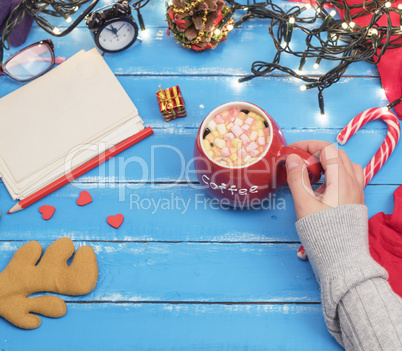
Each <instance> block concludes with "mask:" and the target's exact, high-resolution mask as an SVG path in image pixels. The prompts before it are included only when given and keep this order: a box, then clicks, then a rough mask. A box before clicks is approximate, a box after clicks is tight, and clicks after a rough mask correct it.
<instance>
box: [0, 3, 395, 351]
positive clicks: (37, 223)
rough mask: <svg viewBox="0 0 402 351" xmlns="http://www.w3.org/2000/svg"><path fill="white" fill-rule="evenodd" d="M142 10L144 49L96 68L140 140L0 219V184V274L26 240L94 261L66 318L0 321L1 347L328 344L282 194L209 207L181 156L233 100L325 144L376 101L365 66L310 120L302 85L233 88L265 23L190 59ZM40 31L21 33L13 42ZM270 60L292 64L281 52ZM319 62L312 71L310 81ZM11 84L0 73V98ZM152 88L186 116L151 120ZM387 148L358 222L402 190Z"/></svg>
mask: <svg viewBox="0 0 402 351" xmlns="http://www.w3.org/2000/svg"><path fill="white" fill-rule="evenodd" d="M278 4H279V5H281V6H283V7H285V8H286V7H287V8H289V7H290V6H292V5H293V4H289V3H287V2H285V1H278ZM102 5H103V4H102V3H99V5H98V7H100V6H102ZM143 16H144V20H145V24H146V26H147V33H146V34H147V35H144V40H143V42H136V43H135V44H134V46H133V47H131V48H130V49H128V50H126V51H124V52H121V53H118V54H105V55H104V59H105V60H106V62H107V63H108V65H109V66H110V68H111V69H112V70H113V72H114V73H115V75H116V76H117V78H118V80H119V82H120V83H121V84H122V86H123V88H124V89H125V90H126V92H127V93H128V95H129V96H130V98H131V99H132V101H133V102H134V104H135V105H136V106H137V108H138V110H139V113H140V115H141V117H142V118H143V120H144V121H145V124H146V125H149V126H151V127H152V128H153V130H154V132H155V133H154V135H152V136H151V137H149V138H147V139H145V140H143V141H142V142H140V143H139V144H137V145H135V146H134V147H132V148H130V149H128V150H126V151H125V152H123V153H122V154H120V155H119V156H118V157H115V158H113V159H111V160H110V161H108V162H107V163H105V164H103V165H101V166H100V167H98V168H96V169H94V170H92V171H91V172H89V173H87V174H85V175H84V176H82V177H81V178H79V179H77V180H76V181H74V182H73V183H71V184H69V185H68V186H65V187H63V188H61V189H60V190H58V191H56V192H55V193H53V194H51V195H50V196H48V197H46V198H44V199H42V200H41V201H40V202H38V203H36V204H35V205H32V206H31V207H29V208H28V209H26V210H24V211H21V212H19V213H16V214H13V215H6V214H5V213H6V212H7V210H8V209H10V208H11V207H12V205H13V201H12V200H11V198H10V196H9V195H8V193H7V191H6V189H5V187H4V185H3V183H1V184H0V210H1V212H2V213H3V216H2V218H1V220H0V251H1V255H0V270H2V269H4V268H5V267H6V265H7V263H8V262H9V260H10V259H11V257H12V256H13V254H14V252H15V251H16V250H17V249H18V248H19V247H20V246H21V245H23V244H24V243H25V242H27V241H29V240H37V241H39V242H40V243H41V244H42V245H43V247H44V248H46V247H47V246H48V245H49V244H50V243H51V242H53V241H54V240H56V239H58V238H60V237H63V236H67V237H69V238H71V239H72V240H73V241H74V244H75V246H76V248H78V247H80V246H82V245H84V244H86V245H91V246H92V247H93V248H94V249H95V252H96V255H97V259H98V264H99V278H98V283H97V285H96V287H95V289H94V290H93V291H92V292H91V293H90V294H88V295H85V296H81V297H68V296H64V297H63V298H64V300H65V301H66V302H67V308H68V312H67V314H66V316H64V317H62V318H59V319H51V318H46V317H43V318H42V325H41V326H40V327H39V328H38V329H36V330H31V331H26V330H21V329H17V328H15V327H13V326H12V325H11V324H9V323H8V322H6V321H5V320H3V319H0V349H1V350H7V351H8V350H12V351H15V350H32V351H33V350H219V351H221V350H320V351H324V350H340V349H341V347H340V346H339V345H338V344H337V343H336V342H335V340H334V339H333V338H332V337H331V336H330V334H329V333H328V332H327V330H326V326H325V324H324V320H323V317H322V308H321V302H320V301H321V299H320V290H319V287H318V284H317V282H316V280H315V278H314V275H313V272H312V270H311V268H310V265H309V263H308V262H306V261H301V260H299V259H298V258H297V256H296V252H297V250H298V248H299V246H300V242H299V239H298V236H297V233H296V231H295V228H294V222H295V220H296V218H295V213H294V208H293V202H292V197H291V195H290V191H289V188H288V187H286V186H284V187H283V188H281V190H280V191H279V192H278V193H277V194H276V195H275V197H274V198H273V199H272V201H271V203H269V204H267V206H266V208H265V209H260V210H227V209H219V208H217V206H214V205H213V204H211V202H210V200H211V199H210V198H209V197H208V196H207V195H206V194H205V193H204V192H203V190H201V189H199V183H198V182H197V179H196V177H195V175H194V172H193V167H192V163H191V158H192V152H193V151H192V150H193V144H194V139H195V136H196V132H197V128H198V126H199V125H200V123H201V121H202V120H203V118H204V117H205V116H206V114H207V113H208V112H209V111H210V110H212V109H213V108H215V107H216V106H218V105H220V104H221V103H224V102H228V101H234V100H244V101H249V102H252V103H255V104H257V105H259V106H260V107H262V108H263V109H265V110H266V111H267V112H268V113H270V114H271V115H272V116H273V118H275V119H276V121H277V122H278V123H279V125H280V126H281V127H282V128H283V131H284V134H285V136H286V138H287V141H288V142H289V143H290V142H294V141H298V140H305V139H320V140H326V141H330V142H335V138H336V135H337V134H338V133H339V131H340V130H341V129H342V128H343V127H344V126H345V125H346V124H347V123H348V122H349V120H350V119H351V118H353V117H354V116H355V115H357V114H358V113H360V112H362V111H363V110H365V109H367V108H370V107H376V106H385V105H386V104H387V100H386V98H385V95H384V92H383V90H382V89H381V86H380V80H379V77H378V72H377V69H376V67H375V66H372V65H369V64H367V63H361V64H354V65H352V66H351V67H350V68H349V69H348V71H347V72H346V74H345V76H344V77H343V78H342V79H341V80H340V82H339V83H337V84H335V85H333V86H332V87H330V88H329V89H327V90H326V91H325V102H326V105H325V107H326V115H325V116H321V115H320V114H319V110H318V104H317V92H316V91H311V90H309V91H305V92H301V91H300V89H299V87H300V85H301V84H302V83H301V82H300V81H297V80H295V79H294V78H292V77H289V76H286V75H283V74H280V73H276V74H272V75H270V76H267V77H264V78H257V79H254V80H252V81H249V82H246V83H243V84H238V83H237V79H238V78H239V77H241V76H244V75H247V74H249V72H250V67H251V64H252V62H253V61H255V60H264V61H270V60H272V59H273V56H274V53H275V51H274V47H273V44H272V41H271V39H270V37H269V35H268V31H267V26H268V24H269V21H268V20H252V21H249V22H246V23H245V24H244V25H242V26H241V27H240V28H238V29H236V30H233V31H232V32H231V33H230V34H229V36H228V40H227V41H226V42H224V43H222V44H220V45H219V46H218V47H217V48H216V49H215V50H213V51H212V50H209V51H207V52H204V53H201V54H196V53H194V52H192V51H189V50H187V49H184V48H183V47H181V45H179V44H176V43H175V39H174V38H173V37H169V36H167V34H166V31H167V23H166V21H165V5H164V1H163V0H152V1H151V3H150V4H149V5H148V6H147V7H146V8H144V11H143ZM236 16H239V14H236ZM60 23H61V22H60ZM48 37H49V36H48V35H47V34H46V33H45V32H44V31H43V30H42V29H40V28H39V27H38V26H37V25H34V27H33V29H32V31H31V33H30V34H29V36H28V39H27V42H26V43H25V44H24V46H25V45H28V44H31V43H34V42H36V41H39V40H42V39H45V38H48ZM298 39H299V41H298ZM52 40H53V41H54V44H55V52H56V55H57V56H66V57H67V58H68V57H70V56H71V55H73V54H74V53H76V52H77V51H79V50H80V49H85V50H89V49H91V48H93V47H94V41H93V39H92V37H91V34H90V32H89V31H88V29H87V28H86V27H85V25H84V24H83V23H82V24H81V25H80V26H79V27H78V28H76V29H75V30H74V31H73V32H72V33H71V34H69V35H68V36H66V37H62V38H52ZM300 40H301V37H300V36H299V35H298V34H297V33H296V32H295V33H294V36H293V39H292V42H294V45H295V46H296V45H297V46H300V48H302V45H303V43H302V42H300ZM18 49H19V48H12V50H11V51H10V52H6V57H8V56H9V54H10V53H14V52H16V51H17V50H18ZM285 63H286V64H287V65H289V66H291V67H293V68H295V69H296V68H297V67H298V60H295V59H294V58H286V59H285ZM313 63H314V62H307V64H306V65H305V69H306V72H307V73H308V74H317V71H316V70H314V69H313ZM329 67H330V66H329V65H327V64H325V63H323V62H322V64H321V68H320V69H319V72H321V73H323V72H324V71H325V70H327V69H328V68H329ZM21 85H22V84H21V83H18V82H15V81H13V80H11V79H10V78H8V77H6V76H1V77H0V97H2V96H5V95H6V94H8V93H10V92H12V91H14V90H15V89H18V88H19V87H21ZM159 85H161V86H162V88H168V87H171V86H174V85H179V86H180V88H181V90H182V94H183V96H184V99H185V102H186V108H187V112H188V115H187V117H186V118H179V119H176V120H173V121H171V122H165V121H164V119H163V118H162V116H161V114H160V112H159V109H158V104H157V101H156V96H155V92H156V91H157V90H158V89H159V87H158V86H159ZM43 98H44V99H46V92H45V91H44V92H43ZM71 103H73V102H71ZM3 118H7V116H4V115H3V114H2V113H1V111H0V119H3ZM386 131H387V129H386V126H385V124H383V123H381V122H373V123H370V124H369V125H367V126H366V127H365V128H363V129H362V130H361V131H360V132H358V133H357V135H356V136H355V137H353V138H352V139H351V140H350V141H349V142H348V143H347V145H346V146H345V148H344V149H345V150H346V151H347V153H348V155H349V156H350V158H351V159H352V161H353V162H356V163H359V164H361V165H362V166H365V164H366V163H367V162H368V161H369V160H370V158H371V157H372V155H374V153H375V151H376V150H377V148H378V147H379V146H380V145H381V143H382V141H383V139H384V137H385V135H386ZM17 141H18V137H17V136H16V142H17ZM401 153H402V150H401V147H400V146H397V148H396V150H395V153H394V155H392V156H391V159H390V160H389V162H388V163H387V164H386V165H385V166H384V167H383V169H382V170H381V171H380V172H379V174H378V175H377V176H375V178H374V179H373V180H372V182H371V183H370V185H369V186H367V187H366V189H365V195H366V203H367V205H368V208H369V215H370V216H372V215H374V214H375V213H377V212H379V211H384V212H386V213H390V212H391V211H392V209H393V197H392V193H393V191H394V190H395V189H396V188H397V187H398V186H399V185H400V184H401V183H402V164H401V163H400V162H397V160H398V159H401V156H402V155H401ZM83 189H85V190H88V191H89V192H90V194H91V195H92V198H93V203H91V204H89V205H87V206H85V207H82V208H81V207H79V206H77V205H76V199H77V198H78V196H79V193H80V191H81V190H83ZM275 201H276V202H275ZM279 203H280V204H281V205H279ZM44 204H48V205H53V206H55V207H56V212H55V215H54V216H53V218H51V219H50V220H49V221H44V220H43V219H42V218H41V215H40V213H39V211H38V208H39V207H40V206H41V205H44ZM117 213H122V214H123V215H124V216H125V220H124V222H123V224H122V226H121V227H120V228H119V229H117V230H116V229H114V228H112V227H110V226H109V225H108V224H107V223H106V218H107V216H109V215H111V214H117Z"/></svg>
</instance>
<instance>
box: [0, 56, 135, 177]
mask: <svg viewBox="0 0 402 351" xmlns="http://www.w3.org/2000/svg"><path fill="white" fill-rule="evenodd" d="M137 114H138V112H137V109H136V107H135V106H134V104H133V103H132V101H131V100H130V98H129V97H128V95H127V94H126V92H125V91H124V89H123V88H122V86H121V85H120V83H119V82H118V80H117V79H116V77H115V76H114V74H113V72H112V71H111V70H110V68H109V67H108V66H107V64H106V62H105V61H104V60H103V58H102V56H101V55H100V54H99V53H98V51H97V50H96V49H93V50H90V51H88V52H85V51H80V52H79V53H77V54H76V55H74V56H73V57H71V58H70V59H69V60H67V61H66V62H64V63H62V64H61V65H60V66H58V67H56V68H54V69H52V70H51V71H50V72H48V73H46V74H45V75H44V76H42V77H40V78H38V79H36V80H34V81H33V82H31V83H29V84H27V85H25V86H23V87H21V88H20V89H18V90H16V91H14V92H12V93H11V94H9V95H7V96H5V97H4V98H2V99H0V116H1V123H2V125H1V128H0V173H2V174H3V175H4V173H6V174H11V175H12V177H13V178H14V181H16V182H19V181H21V180H23V179H25V178H27V177H29V176H31V175H33V174H35V172H38V171H40V170H41V169H42V168H43V167H46V166H48V165H50V164H52V163H53V162H55V161H57V160H60V158H63V157H65V156H66V155H67V154H68V153H69V152H70V151H71V150H73V149H74V148H76V147H77V146H80V145H83V144H86V143H90V142H91V141H92V142H93V141H95V140H96V139H97V138H99V137H100V136H101V135H103V134H105V133H106V132H107V131H109V130H111V129H114V128H116V127H117V126H119V125H121V124H122V123H124V122H126V121H128V120H129V119H130V118H132V117H133V116H136V115H137ZM2 170H6V171H5V172H2ZM11 182H13V180H11Z"/></svg>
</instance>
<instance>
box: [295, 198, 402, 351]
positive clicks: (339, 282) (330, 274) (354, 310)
mask: <svg viewBox="0 0 402 351" xmlns="http://www.w3.org/2000/svg"><path fill="white" fill-rule="evenodd" d="M296 229H297V232H298V233H299V236H300V240H301V242H302V244H303V246H304V248H305V250H306V253H307V255H308V257H309V260H310V263H311V266H312V268H313V271H314V274H315V276H316V278H317V281H318V283H319V284H320V287H321V299H322V307H323V313H324V319H325V322H326V324H327V327H328V330H329V331H330V333H331V334H332V335H333V336H334V337H335V338H336V340H337V341H338V342H339V343H340V344H341V345H342V346H343V347H345V349H346V350H364V351H366V350H367V351H376V350H382V351H388V350H392V351H396V350H402V299H401V298H400V297H399V296H398V295H397V294H395V293H394V292H393V291H392V289H391V287H390V285H389V284H388V282H387V279H388V274H387V272H386V271H385V269H384V268H382V267H381V266H380V265H379V264H377V263H376V262H375V261H374V259H373V258H372V257H371V255H370V252H369V245H368V218H367V207H366V206H364V205H343V206H339V207H335V208H329V209H327V210H324V211H321V212H317V213H314V214H312V215H310V216H308V217H305V218H302V219H300V220H299V221H297V222H296Z"/></svg>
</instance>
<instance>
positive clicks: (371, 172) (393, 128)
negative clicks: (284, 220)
mask: <svg viewBox="0 0 402 351" xmlns="http://www.w3.org/2000/svg"><path fill="white" fill-rule="evenodd" d="M376 119H382V120H383V121H384V122H385V123H387V125H388V133H387V136H386V137H385V140H384V142H383V143H382V145H381V147H380V148H379V149H378V151H377V152H376V154H375V155H374V156H373V158H372V159H371V161H370V162H369V163H368V165H367V166H366V167H365V168H364V181H365V183H364V186H366V185H367V184H368V183H369V182H370V180H371V179H372V178H373V177H374V176H375V175H376V173H377V172H378V171H379V170H380V168H381V167H382V166H383V165H384V163H385V162H386V161H387V160H388V158H389V156H390V155H391V154H392V152H393V151H394V149H395V146H396V144H397V143H398V141H399V136H400V134H401V127H400V125H399V120H398V117H396V116H395V115H394V114H393V113H392V112H391V111H389V110H388V109H387V108H386V107H375V108H370V109H368V110H366V111H364V112H362V113H360V114H358V115H357V116H356V117H355V118H353V119H352V120H351V121H350V122H349V123H348V124H347V125H346V127H345V128H343V129H342V131H341V132H340V133H339V134H338V136H337V138H336V140H337V141H338V143H339V144H341V145H344V144H345V143H346V142H347V141H348V140H349V139H350V138H351V137H352V136H353V135H354V134H355V133H356V132H357V131H358V130H359V129H360V128H361V127H363V126H364V125H365V124H366V123H368V122H370V121H374V120H376ZM297 256H298V257H299V258H300V259H302V260H305V259H307V255H306V252H305V251H304V247H303V246H300V249H299V251H298V253H297Z"/></svg>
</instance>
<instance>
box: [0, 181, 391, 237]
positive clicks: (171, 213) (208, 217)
mask: <svg viewBox="0 0 402 351" xmlns="http://www.w3.org/2000/svg"><path fill="white" fill-rule="evenodd" d="M84 188H85V189H87V190H88V191H89V192H90V194H91V195H92V198H93V203H91V204H89V205H87V206H85V207H79V206H77V205H76V203H75V201H76V199H77V198H78V196H79V193H80V191H81V190H82V189H84ZM396 188H397V186H396V185H393V186H368V187H367V188H366V190H365V195H366V204H367V205H368V208H369V216H370V217H371V216H373V215H374V214H375V213H377V212H380V211H384V212H385V213H391V212H392V210H393V196H392V194H393V192H394V191H395V189H396ZM119 195H120V196H121V197H120V200H119ZM124 195H125V197H124ZM0 199H1V201H0V209H1V211H2V212H3V216H2V218H1V219H0V232H1V239H2V240H30V239H36V240H40V241H41V240H50V239H52V240H54V239H56V238H59V237H60V236H69V237H71V238H72V239H75V240H107V241H116V240H118V241H225V242H226V241H229V242H236V241H240V242H250V241H256V242H270V241H281V242H282V241H298V236H297V233H296V231H295V228H294V222H295V220H296V216H295V213H294V208H293V203H292V197H291V195H290V192H289V189H288V188H287V187H284V188H283V189H281V190H280V191H279V192H278V193H277V194H276V196H275V197H274V196H273V197H271V201H270V202H269V201H267V202H264V204H263V205H264V209H260V210H257V209H255V210H231V209H227V208H219V206H218V205H217V203H216V202H213V201H211V198H210V197H209V196H207V195H206V194H205V193H204V191H203V190H197V189H195V185H194V186H192V185H188V184H181V185H175V184H156V185H152V184H140V185H136V184H113V183H112V184H82V183H78V184H74V185H73V184H70V185H68V186H65V187H63V188H62V189H59V190H58V191H56V192H55V193H53V194H52V195H49V196H48V197H47V198H45V199H42V200H41V201H39V202H38V203H36V204H34V205H32V206H30V207H29V208H27V209H25V210H23V211H20V212H18V213H14V214H11V215H6V214H5V212H6V211H7V210H8V209H9V208H11V206H12V201H11V199H10V198H9V196H8V194H6V191H5V189H4V186H3V185H2V186H1V187H0ZM130 199H131V208H130ZM44 204H48V205H53V206H55V207H56V212H55V214H54V216H53V218H51V219H50V220H49V221H47V222H45V221H43V220H42V218H41V215H40V213H39V212H38V208H39V207H40V206H41V205H44ZM186 207H187V209H186ZM117 213H122V214H123V215H124V216H125V220H124V222H123V224H122V226H121V227H120V228H119V229H118V230H116V229H114V228H112V227H110V226H109V225H108V224H107V223H106V218H107V217H108V216H109V215H114V214H117Z"/></svg>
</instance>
